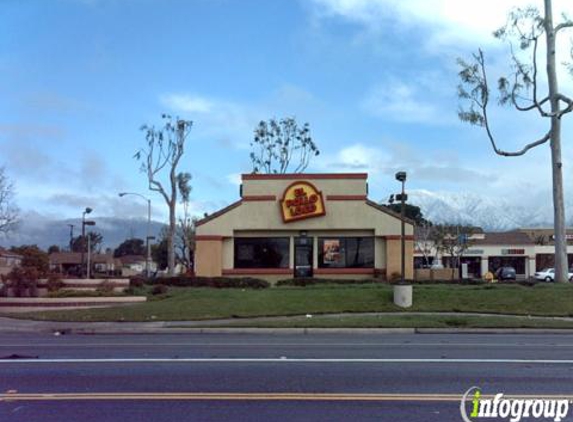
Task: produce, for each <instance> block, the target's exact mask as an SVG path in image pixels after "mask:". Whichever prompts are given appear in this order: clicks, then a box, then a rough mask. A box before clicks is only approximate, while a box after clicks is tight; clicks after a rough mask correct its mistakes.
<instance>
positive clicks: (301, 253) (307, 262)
mask: <svg viewBox="0 0 573 422" xmlns="http://www.w3.org/2000/svg"><path fill="white" fill-rule="evenodd" d="M294 276H295V277H312V237H296V238H295V239H294Z"/></svg>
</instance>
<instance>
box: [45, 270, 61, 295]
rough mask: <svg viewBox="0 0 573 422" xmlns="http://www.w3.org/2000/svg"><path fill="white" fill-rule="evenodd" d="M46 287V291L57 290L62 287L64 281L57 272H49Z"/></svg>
mask: <svg viewBox="0 0 573 422" xmlns="http://www.w3.org/2000/svg"><path fill="white" fill-rule="evenodd" d="M46 286H47V288H48V292H57V291H59V290H60V289H61V288H62V287H64V282H63V281H62V279H61V277H60V276H59V275H58V274H53V273H52V274H50V275H48V281H47V283H46Z"/></svg>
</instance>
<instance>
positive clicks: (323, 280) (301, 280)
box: [277, 277, 383, 287]
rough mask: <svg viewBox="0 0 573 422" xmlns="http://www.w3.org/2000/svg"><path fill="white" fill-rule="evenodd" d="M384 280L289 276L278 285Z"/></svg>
mask: <svg viewBox="0 0 573 422" xmlns="http://www.w3.org/2000/svg"><path fill="white" fill-rule="evenodd" d="M382 282H383V281H381V280H378V279H372V278H361V279H343V278H312V277H309V278H287V279H285V280H279V281H277V286H299V287H304V286H314V285H321V284H370V283H382Z"/></svg>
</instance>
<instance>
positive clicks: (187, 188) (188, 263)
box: [175, 173, 195, 271]
mask: <svg viewBox="0 0 573 422" xmlns="http://www.w3.org/2000/svg"><path fill="white" fill-rule="evenodd" d="M190 182H191V175H190V174H189V173H180V174H179V175H178V177H177V186H178V189H179V194H180V197H181V204H182V205H183V217H180V218H179V224H178V226H177V233H176V237H177V238H176V252H175V254H176V256H177V261H178V262H179V263H181V264H182V265H183V266H185V268H186V269H187V271H191V270H193V254H194V251H195V219H193V218H191V212H190V201H191V184H190Z"/></svg>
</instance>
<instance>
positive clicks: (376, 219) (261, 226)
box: [197, 200, 413, 237]
mask: <svg viewBox="0 0 573 422" xmlns="http://www.w3.org/2000/svg"><path fill="white" fill-rule="evenodd" d="M235 229H241V230H243V231H251V230H266V231H268V230H271V231H276V230H279V231H280V230H295V231H299V230H316V231H320V230H372V229H373V230H374V234H375V235H376V236H386V235H399V234H400V219H398V218H396V217H393V216H391V215H390V214H387V213H385V212H383V211H380V210H378V209H376V208H374V207H372V206H370V205H368V204H366V203H365V202H364V201H328V200H326V215H324V216H321V217H313V218H307V219H304V220H299V221H294V222H291V223H286V224H285V223H284V222H283V220H282V217H281V212H280V208H279V202H278V201H245V202H243V203H242V204H241V205H239V206H237V207H235V208H233V209H232V210H231V211H229V212H227V213H225V214H223V215H221V216H219V217H217V218H215V219H213V220H210V221H208V222H206V223H204V224H201V225H199V226H197V235H198V236H204V235H216V236H225V237H231V236H233V232H234V230H235ZM412 234H413V226H412V225H411V224H406V235H412Z"/></svg>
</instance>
